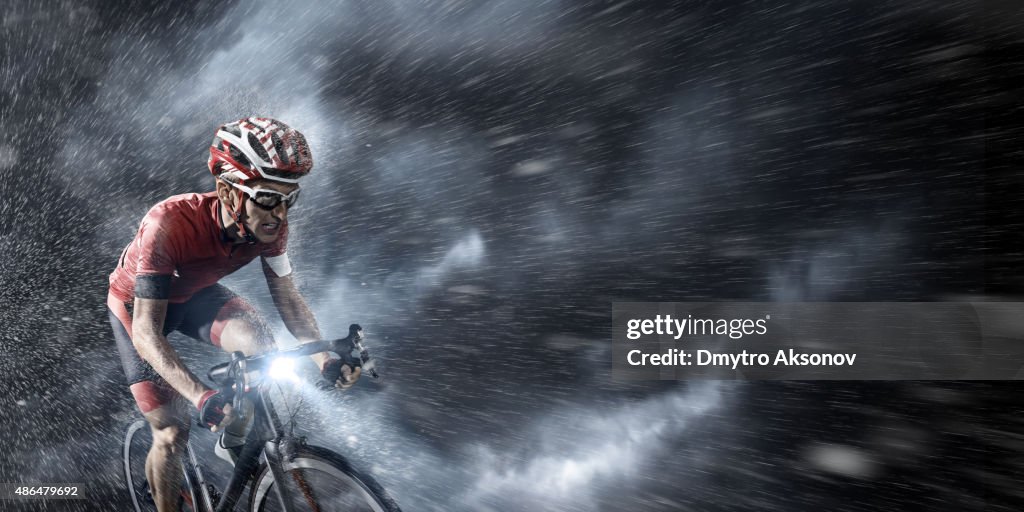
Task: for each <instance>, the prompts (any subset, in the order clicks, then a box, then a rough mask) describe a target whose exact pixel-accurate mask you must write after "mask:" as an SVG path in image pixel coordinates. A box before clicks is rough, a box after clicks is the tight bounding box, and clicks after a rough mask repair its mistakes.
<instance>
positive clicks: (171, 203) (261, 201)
mask: <svg viewBox="0 0 1024 512" xmlns="http://www.w3.org/2000/svg"><path fill="white" fill-rule="evenodd" d="M312 166H313V161H312V157H311V155H310V152H309V147H308V145H307V143H306V139H305V137H304V136H303V135H302V134H301V133H299V132H298V131H297V130H295V129H293V128H291V127H289V126H288V125H286V124H284V123H282V122H280V121H277V120H274V119H270V118H260V117H249V118H246V119H242V120H239V121H236V122H233V123H228V124H225V125H223V126H221V127H220V128H218V130H217V132H216V136H215V137H214V139H213V144H212V146H211V147H210V158H209V161H208V167H209V169H210V172H211V173H212V174H213V175H214V177H215V180H216V189H215V190H214V191H213V192H208V193H205V194H182V195H176V196H172V197H170V198H168V199H166V200H164V201H162V202H160V203H158V204H157V205H156V206H154V207H153V208H152V209H150V210H149V213H147V214H146V216H145V217H144V218H143V219H142V222H141V224H140V225H139V230H138V232H137V233H136V235H135V238H134V239H133V240H132V241H131V243H129V244H128V246H127V247H126V248H125V249H124V251H123V252H122V253H121V257H120V260H119V262H118V264H117V267H116V268H115V270H114V271H113V273H111V274H110V288H109V291H108V294H107V306H108V313H109V317H110V323H111V326H112V327H113V330H114V338H115V339H116V341H117V349H118V353H119V354H120V357H121V362H122V365H123V366H124V371H125V374H126V376H127V378H128V384H129V386H130V389H131V392H132V395H133V396H134V397H135V402H136V404H137V405H138V408H139V409H140V410H141V411H142V413H143V415H144V416H145V418H146V420H147V421H148V422H149V424H150V427H151V428H152V431H153V445H152V446H151V448H150V451H149V454H148V456H147V458H146V477H147V479H148V481H149V482H150V489H151V492H152V494H153V497H154V500H155V501H156V504H157V509H158V510H161V511H169V510H172V509H173V508H174V507H175V506H176V504H177V498H178V489H180V488H181V482H182V478H183V476H182V474H181V454H182V453H183V450H184V446H185V443H186V441H187V439H188V432H189V413H188V405H189V404H191V405H192V406H194V407H195V408H196V409H197V410H198V411H199V418H200V421H201V422H202V423H203V424H205V425H207V426H208V427H210V428H211V429H213V430H214V431H215V432H216V431H224V430H225V429H227V428H228V427H229V426H231V422H232V420H233V416H232V412H231V406H230V404H228V403H227V400H226V397H224V396H223V394H222V393H218V392H217V391H215V390H212V389H210V388H208V387H207V386H206V385H204V384H203V382H202V381H200V380H199V379H198V378H196V376H195V375H194V374H192V372H190V371H189V370H188V368H186V367H185V365H184V364H183V363H182V361H181V358H180V357H178V354H177V353H176V352H175V351H174V349H173V348H172V346H171V345H170V344H169V343H168V342H167V337H166V336H167V335H168V334H169V333H170V332H172V331H175V330H177V331H179V332H182V333H184V334H186V335H188V336H190V337H192V338H195V339H198V340H201V341H205V342H208V343H213V344H214V345H216V346H218V347H220V348H221V349H223V350H224V351H227V352H232V351H236V350H240V351H242V352H244V353H245V354H246V355H253V354H257V353H262V352H266V351H269V350H273V349H274V347H275V343H274V340H273V337H272V335H271V332H270V329H269V328H268V326H267V323H266V321H265V320H264V319H263V318H261V316H260V315H259V314H258V313H257V311H256V309H255V308H253V307H252V306H251V305H250V304H249V303H248V302H246V301H245V299H243V298H241V297H239V296H237V295H235V294H234V293H233V292H232V291H231V290H229V289H227V288H226V287H224V286H223V285H220V284H218V283H217V281H219V280H220V279H221V278H222V277H224V276H226V275H228V274H230V273H232V272H234V271H236V270H238V269H240V268H242V267H243V266H245V265H246V264H247V263H249V262H250V261H252V260H253V259H255V258H256V257H257V256H259V257H260V259H261V262H262V266H263V273H264V275H265V276H266V279H267V284H268V285H269V288H270V295H271V297H272V298H273V301H274V305H275V306H276V307H277V310H278V312H279V313H280V315H281V318H282V320H283V321H284V324H285V326H286V327H287V329H288V331H289V332H291V333H292V335H294V336H295V338H296V339H298V340H299V341H300V342H308V341H313V340H319V339H322V337H321V335H320V331H319V329H318V328H317V324H316V320H315V319H314V318H313V314H312V313H311V311H310V309H309V307H308V306H307V304H306V302H305V300H304V299H303V298H302V296H301V295H300V294H299V292H298V290H297V289H296V286H295V283H294V282H293V281H292V276H291V273H292V268H291V264H290V263H289V261H288V255H287V252H286V250H285V249H286V244H287V240H288V212H289V208H291V207H292V206H293V205H294V204H295V201H296V199H297V198H298V196H299V185H298V181H299V179H300V178H302V177H303V176H305V175H306V174H308V173H309V171H310V169H311V168H312ZM310 357H311V358H312V359H313V361H314V362H316V364H317V365H318V366H319V368H320V370H321V373H322V374H323V375H324V376H325V377H327V378H328V379H329V380H332V381H334V382H335V385H336V386H338V387H340V388H347V387H349V386H351V385H353V384H354V383H355V381H356V380H357V379H358V378H359V374H360V369H359V368H358V367H357V368H355V369H353V368H351V367H350V366H349V365H347V364H343V363H342V361H340V360H338V359H335V358H332V357H331V356H330V354H329V353H326V352H321V353H318V354H313V355H312V356H310Z"/></svg>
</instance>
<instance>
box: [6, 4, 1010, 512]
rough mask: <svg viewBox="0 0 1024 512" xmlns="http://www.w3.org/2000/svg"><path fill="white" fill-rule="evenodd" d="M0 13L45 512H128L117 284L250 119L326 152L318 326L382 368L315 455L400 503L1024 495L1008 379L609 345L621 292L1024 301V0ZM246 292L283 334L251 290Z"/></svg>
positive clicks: (31, 442)
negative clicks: (640, 358)
mask: <svg viewBox="0 0 1024 512" xmlns="http://www.w3.org/2000/svg"><path fill="white" fill-rule="evenodd" d="M0 16H2V23H0V45H2V55H0V59H2V60H0V82H2V87H0V126H2V136H0V198H2V208H0V226H2V240H0V255H2V256H0V270H2V273H0V311H2V313H0V315H2V317H0V318H2V320H0V354H2V355H0V389H2V390H3V392H2V395H0V438H2V440H3V443H2V446H0V482H25V483H29V482H32V483H37V482H47V483H56V482H80V483H84V484H85V488H86V492H87V494H88V495H89V496H90V498H91V501H88V502H86V501H78V502H71V501H66V502H56V501H51V502H48V503H46V507H47V508H48V509H52V510H126V509H127V508H126V507H127V506H128V504H127V503H126V502H125V498H126V495H125V491H124V490H123V489H122V487H121V483H120V478H121V477H120V469H119V464H120V459H119V452H118V450H119V448H120V445H119V443H120V436H121V429H122V427H123V425H124V423H125V422H126V421H127V420H128V419H129V418H130V417H131V416H132V414H133V413H134V406H133V402H132V401H131V400H130V397H129V394H128V392H127V389H126V388H125V386H124V383H123V376H122V372H121V369H120V367H119V364H118V363H117V360H116V356H115V351H114V347H113V342H112V339H111V334H110V330H109V326H108V324H107V320H106V313H105V303H104V299H105V293H106V288H105V287H106V279H107V275H108V273H109V272H110V271H111V269H112V268H113V266H114V263H115V260H116V258H117V256H118V255H119V253H120V251H121V249H122V248H123V247H124V245H125V244H126V243H127V242H128V241H129V240H130V239H131V237H132V235H133V233H134V230H135V228H136V227H137V224H138V221H139V220H140V218H141V217H142V215H144V213H145V212H146V210H147V209H148V208H149V207H150V206H152V205H153V204H154V203H156V202H157V201H159V200H161V199H163V198H165V197H167V196H169V195H172V194H177V193H184V192H190V191H207V190H210V189H211V188H212V185H213V182H212V178H211V177H210V176H209V174H208V171H207V170H206V168H205V159H206V154H207V153H206V149H207V147H208V144H209V142H210V140H211V139H212V136H213V133H214V129H215V127H216V126H217V125H219V124H221V123H223V122H225V121H229V120H234V119H237V118H239V117H243V116H248V115H253V114H258V115H267V116H273V117H277V118H280V119H282V120H285V121H286V122H288V123H290V124H292V125H293V126H295V127H297V128H298V129H300V130H302V131H303V132H304V133H306V134H307V136H308V137H309V139H310V141H311V145H312V150H313V155H314V159H315V161H316V166H315V168H314V172H313V174H312V176H311V177H310V178H309V179H308V180H307V181H306V182H305V183H304V184H303V188H304V193H303V196H302V198H301V203H300V206H299V207H297V208H295V209H294V210H293V211H292V215H291V223H292V232H293V236H292V239H291V243H290V249H289V252H290V254H291V255H292V261H293V264H294V265H295V267H296V269H297V270H296V276H297V279H298V280H299V282H300V284H301V286H302V289H303V290H304V292H305V294H306V295H307V297H308V299H309V301H310V302H311V304H312V305H313V309H314V310H315V312H316V314H317V316H318V318H319V319H320V322H321V326H322V327H323V328H324V330H325V331H326V332H327V333H330V334H332V335H337V336H341V335H343V334H344V333H345V328H346V326H347V324H348V323H349V322H360V323H361V324H363V326H364V327H365V328H366V331H367V335H368V336H369V338H368V345H369V347H370V348H371V350H372V351H373V352H374V353H375V355H378V356H379V357H380V358H381V359H382V360H383V361H384V363H383V364H384V368H382V372H383V373H384V374H385V378H386V381H385V382H383V383H381V384H376V383H371V382H361V383H360V385H359V386H358V387H357V388H355V389H353V390H352V391H351V392H349V393H346V394H344V395H342V396H338V395H316V394H310V396H309V397H307V400H306V407H305V408H304V409H303V412H302V413H301V414H300V416H299V417H300V418H302V419H303V421H304V425H303V428H304V429H305V430H307V431H308V432H309V433H310V435H311V437H312V438H313V440H314V441H315V442H317V443H320V444H326V445H330V446H333V447H336V448H338V449H340V450H341V451H343V452H344V453H345V454H346V455H347V456H349V457H350V458H351V459H352V460H353V461H355V462H356V464H358V465H359V466H361V467H363V468H367V469H369V470H371V471H372V472H373V473H374V474H375V475H377V478H378V480H379V481H380V482H381V483H382V484H383V485H384V486H385V487H386V488H387V489H388V490H389V491H390V492H391V493H392V495H393V496H394V497H395V498H396V499H397V500H398V502H399V503H400V504H401V505H402V506H403V509H405V510H410V511H416V510H437V511H441V510H444V511H453V510H458V511H488V510H493V511H518V510H530V511H536V510H552V511H590V510H603V511H612V510H636V511H667V510H703V511H739V510H779V511H790V510H837V511H854V510H957V511H961V510H1020V509H1021V504H1022V503H1024V490H1022V487H1021V474H1022V472H1021V471H1022V467H1024V455H1022V454H1024V450H1022V448H1024V394H1022V392H1021V391H1022V390H1021V388H1020V386H1019V385H1017V384H1015V383H999V382H974V383H966V382H901V383H900V382H892V383H880V382H874V383H868V382H749V383H737V382H711V383H687V382H678V383H677V382H631V383H626V382H616V381H613V380H611V378H610V369H611V362H610V339H609V334H610V327H611V326H610V309H611V302H612V301H627V300H634V301H697V300H723V299H742V300H753V301H776V300H787V301H801V300H807V301H854V300H856V301H860V300H868V301H935V300H957V299H964V298H967V297H970V298H973V299H979V298H984V299H987V300H1019V299H1016V297H1018V296H1019V295H1017V294H1019V293H1020V292H1021V291H1022V288H1024V286H1022V285H1024V281H1022V279H1021V276H1020V273H1019V272H1018V271H1017V270H1018V269H1019V265H1020V262H1021V258H1022V256H1021V254H1022V248H1021V244H1020V241H1019V240H1020V236H1019V230H1020V229H1021V227H1022V222H1021V221H1022V217H1021V215H1022V214H1021V211H1020V209H1019V206H1020V203H1019V201H1018V200H1017V198H1018V196H1019V195H1020V194H1021V192H1022V180H1021V174H1020V168H1021V167H1020V166H1021V158H1022V153H1021V150H1020V147H1021V146H1020V141H1021V140H1022V138H1021V137H1022V135H1024V133H1022V130H1021V129H1020V128H1019V125H1018V121H1019V117H1020V101H1019V98H1020V96H1019V94H1020V91H1019V84H1020V83H1024V82H1022V81H1021V79H1022V77H1021V75H1022V70H1024V69H1022V64H1021V60H1020V55H1021V52H1022V51H1024V17H1022V14H1021V12H1020V10H1019V6H1018V5H1017V3H1016V2H1014V1H1009V0H1006V1H990V2H984V3H982V2H952V1H949V2H946V1H944V2H938V1H936V2H917V1H903V2H893V1H882V0H878V1H876V0H872V1H850V2H840V1H827V2H821V1H802V2H778V3H776V2H759V1H746V2H739V1H736V2H675V3H670V2H640V1H632V2H631V1H620V0H615V1H585V2H584V1H581V2H571V1H541V0H518V1H511V0H510V1H505V2H484V1H471V0H447V1H436V2H423V1H413V0H374V1H370V0H362V1H359V0H349V1H339V2H334V3H331V4H313V3H307V2H276V1H264V2H201V3H186V2H97V1H92V2H89V1H85V2H19V1H14V2H5V3H4V4H3V7H0ZM1014 84H1017V85H1014ZM225 283H226V284H227V285H228V286H230V287H231V288H233V289H234V290H236V291H238V292H240V293H242V294H243V295H246V296H247V297H249V298H250V300H252V301H253V302H254V303H256V304H257V305H259V306H260V308H261V309H262V310H263V311H264V312H265V313H266V315H267V317H268V318H269V319H270V321H271V323H272V324H273V325H275V327H276V329H277V330H278V332H279V333H280V336H281V339H282V340H283V341H288V340H289V339H290V337H289V336H288V335H287V334H286V333H285V332H284V330H283V328H282V326H281V323H280V320H279V319H278V317H277V315H276V313H275V312H274V311H273V308H272V307H271V306H270V303H269V299H268V296H267V292H266V286H265V285H264V284H263V282H262V277H261V274H260V273H259V271H258V269H253V268H247V269H244V270H243V271H241V272H239V274H236V275H234V276H231V277H230V278H228V279H227V280H226V281H225ZM173 342H174V343H175V344H176V345H177V346H179V347H180V350H181V351H182V352H183V353H185V354H186V356H187V357H188V359H189V361H190V364H192V367H193V368H194V369H195V370H196V371H197V372H201V371H203V368H204V367H205V366H209V365H210V364H213V363H214V362H216V361H219V359H218V358H217V353H216V351H215V350H213V349H211V348H209V347H202V346H199V345H198V343H195V342H192V341H191V340H189V339H187V338H183V337H174V339H173ZM306 364H307V367H304V368H303V369H304V371H307V372H310V371H312V368H311V367H312V365H311V364H309V363H306ZM196 430H198V429H196ZM193 438H194V440H195V442H196V446H198V447H205V446H210V444H209V443H211V442H212V436H210V434H208V433H201V432H197V431H194V437H193ZM203 449H205V448H203ZM217 463H218V462H216V461H214V462H211V464H214V465H216V464H217ZM214 467H219V468H221V469H223V466H214ZM26 503H27V502H21V503H20V504H19V503H18V502H12V501H5V502H0V509H3V510H8V509H21V508H25V509H29V508H31V507H30V506H28V505H26ZM40 506H42V505H40Z"/></svg>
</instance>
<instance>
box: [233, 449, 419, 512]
mask: <svg viewBox="0 0 1024 512" xmlns="http://www.w3.org/2000/svg"><path fill="white" fill-rule="evenodd" d="M282 469H283V470H284V473H285V487H286V489H287V494H288V496H289V497H290V500H291V502H292V508H293V509H294V510H310V511H318V512H342V511H345V512H348V511H351V512H401V510H400V509H399V508H398V504H396V503H395V501H394V500H392V499H391V497H390V496H388V494H387V492H385V491H384V488H383V487H381V486H380V484H378V483H377V482H376V481H375V480H374V479H373V478H372V477H370V476H369V475H366V474H363V473H361V472H359V471H358V470H356V469H355V468H353V467H352V465H351V464H349V463H348V461H346V460H345V459H344V458H343V457H342V456H340V455H338V454H337V453H334V452H332V451H330V450H327V449H325V448H320V447H317V446H305V447H303V448H301V449H300V450H299V451H298V454H297V455H296V457H295V459H294V460H292V461H291V462H285V463H284V464H283V468H282ZM276 485H277V482H275V481H274V475H273V474H272V473H271V471H270V468H269V467H267V466H266V465H263V467H261V468H260V470H259V471H258V472H257V474H256V478H255V480H253V486H252V491H251V493H250V497H249V510H251V511H253V512H280V511H281V504H280V502H279V501H278V498H277V493H276V491H275V489H274V487H275V486H276Z"/></svg>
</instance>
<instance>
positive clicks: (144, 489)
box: [121, 420, 196, 512]
mask: <svg viewBox="0 0 1024 512" xmlns="http://www.w3.org/2000/svg"><path fill="white" fill-rule="evenodd" d="M140 432H141V434H140ZM147 434H148V436H147ZM144 437H145V438H146V439H144ZM152 441H153V440H152V432H151V431H150V430H149V423H148V422H146V420H136V421H134V422H132V423H130V424H129V425H128V428H126V429H125V436H124V446H123V447H122V452H121V455H122V462H123V465H122V467H123V469H124V478H125V485H126V486H127V488H128V494H129V495H130V496H131V499H132V506H133V507H134V510H135V512H155V511H156V504H154V503H152V502H151V501H149V502H147V500H146V498H147V494H148V493H149V488H148V485H149V484H148V482H146V454H147V453H148V452H149V446H150V444H151V443H152ZM143 446H144V447H145V450H144V451H142V450H136V449H134V448H142V447H143ZM140 452H141V453H140ZM186 490H187V492H188V493H189V496H188V497H189V499H190V500H191V503H196V496H195V494H194V493H193V492H192V488H191V486H186V485H183V491H186ZM191 503H189V501H188V500H185V499H184V497H182V499H181V502H180V505H181V506H180V507H179V508H181V509H182V510H183V511H186V512H188V511H192V510H193V508H192V507H191Z"/></svg>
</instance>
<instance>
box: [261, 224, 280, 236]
mask: <svg viewBox="0 0 1024 512" xmlns="http://www.w3.org/2000/svg"><path fill="white" fill-rule="evenodd" d="M279 227H281V224H280V223H279V222H264V223H263V224H260V229H262V230H263V231H264V232H266V233H270V234H272V233H276V232H277V228H279Z"/></svg>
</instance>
